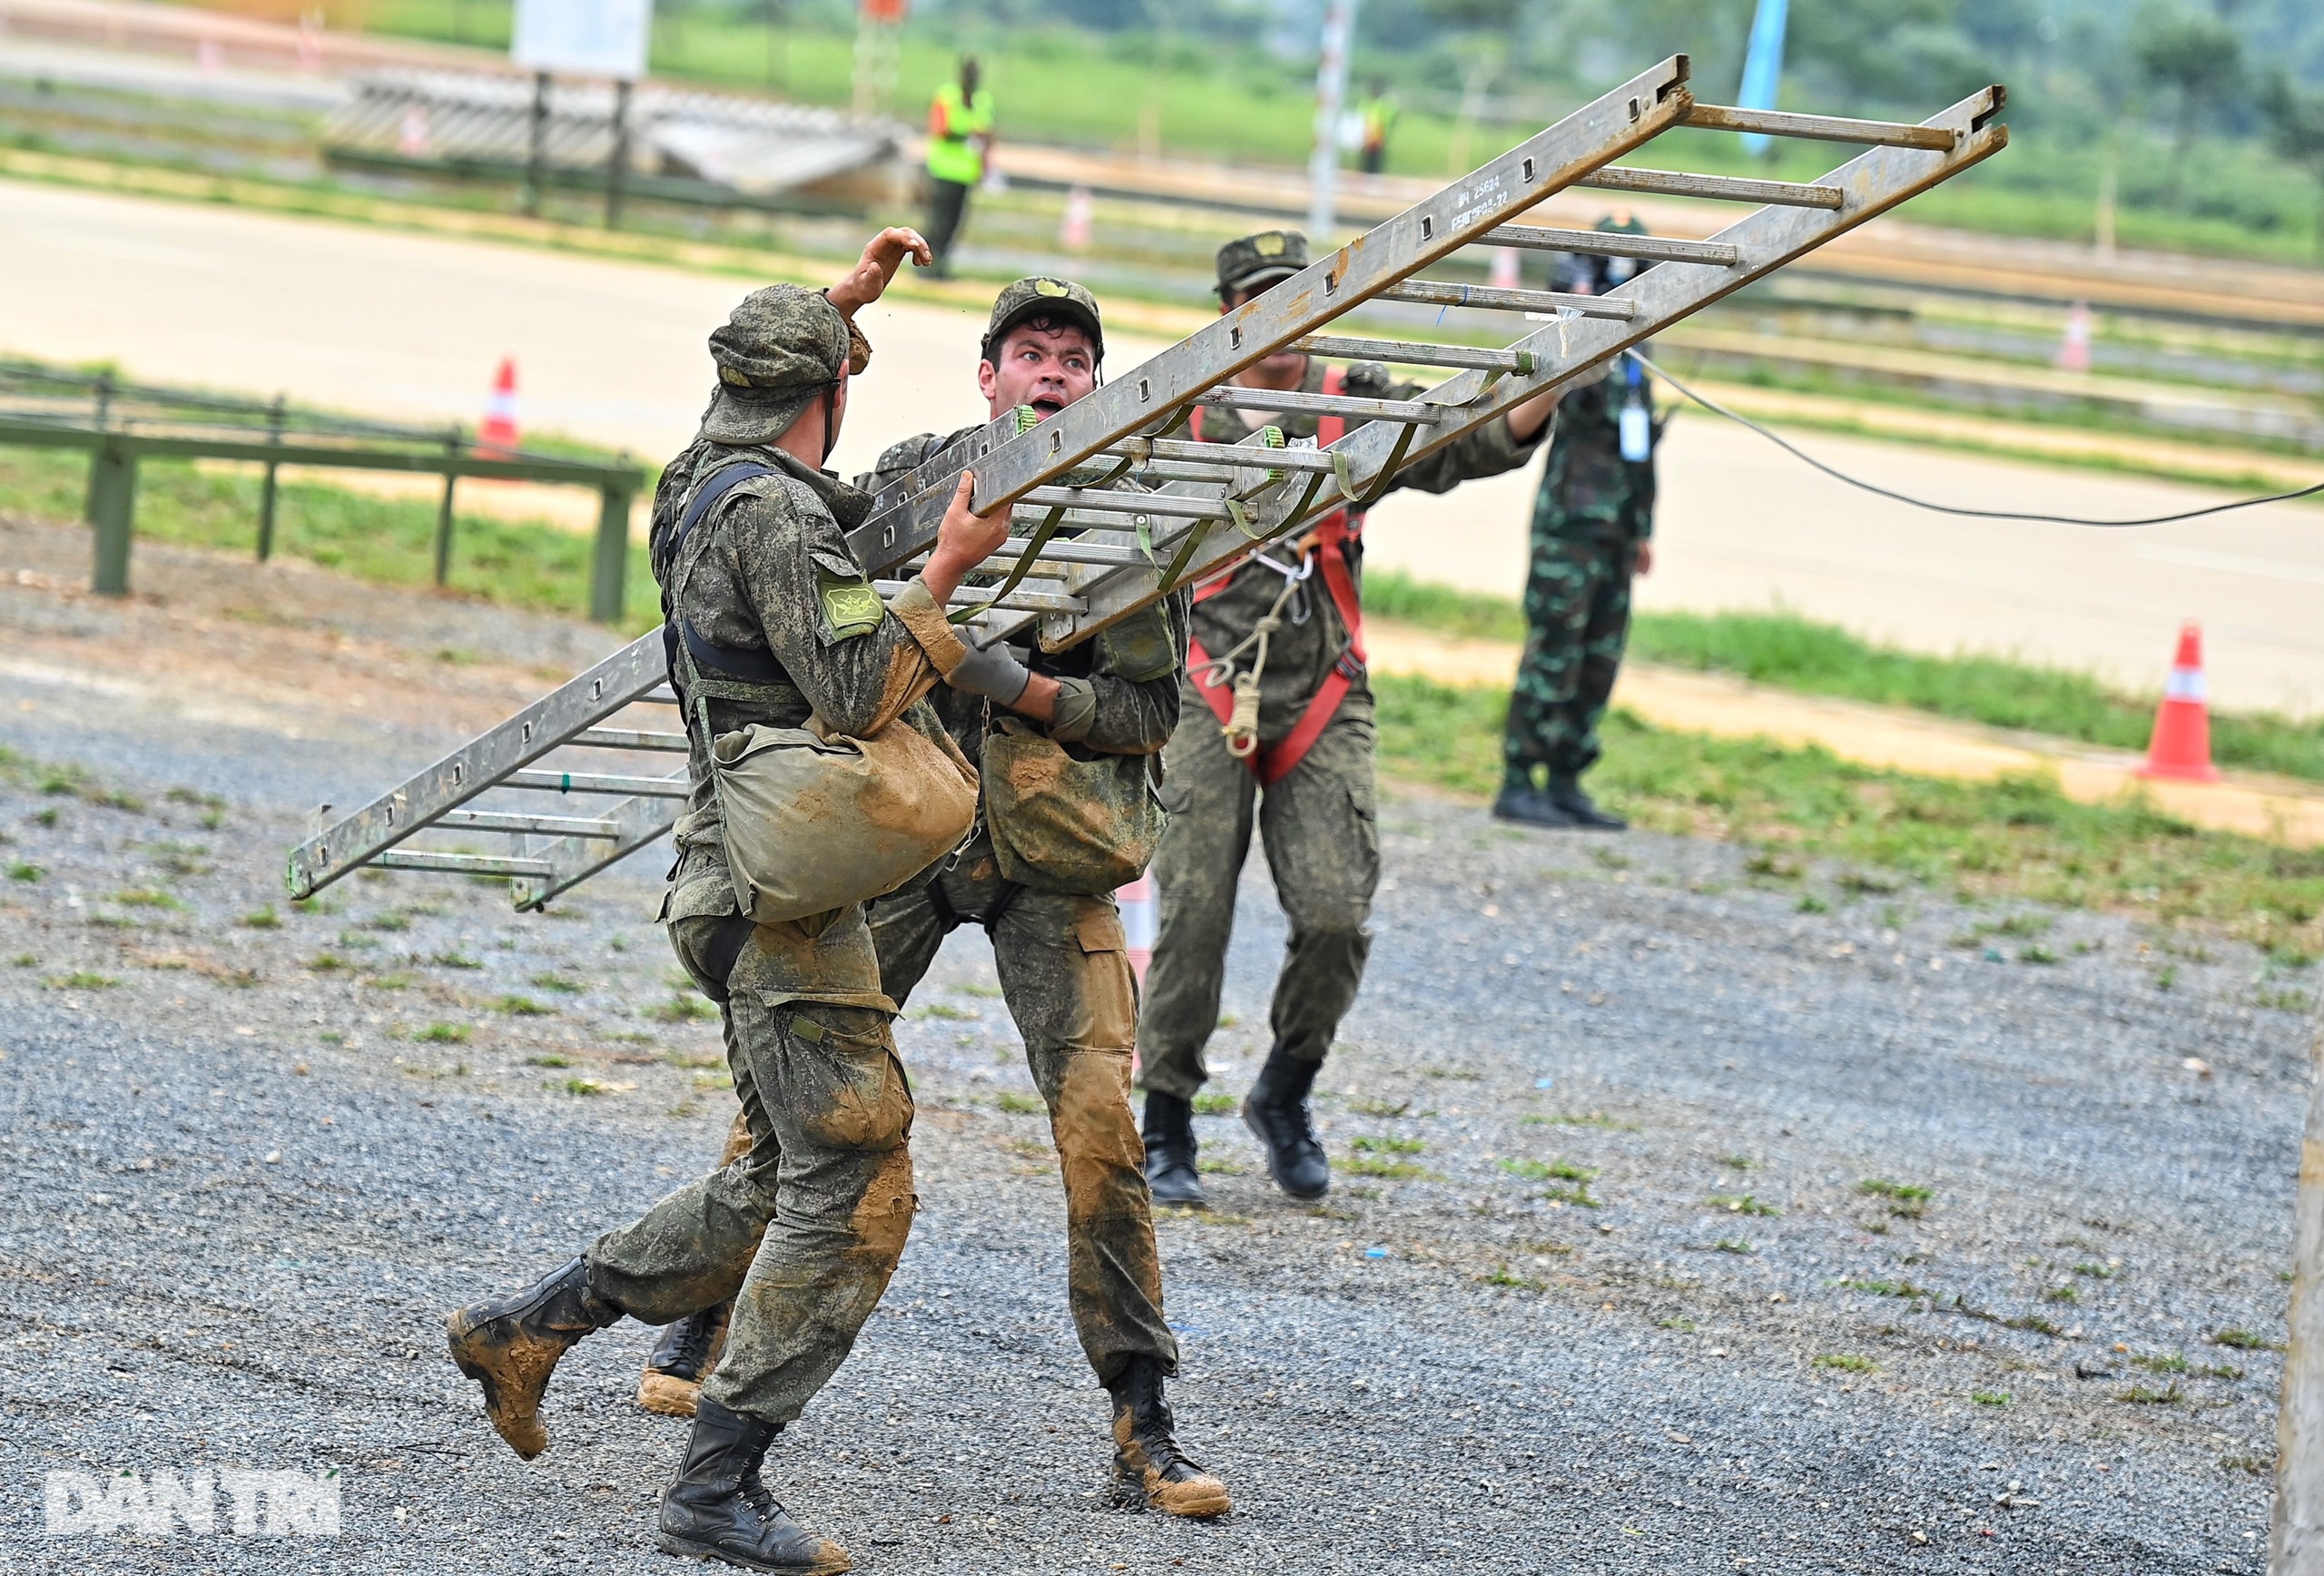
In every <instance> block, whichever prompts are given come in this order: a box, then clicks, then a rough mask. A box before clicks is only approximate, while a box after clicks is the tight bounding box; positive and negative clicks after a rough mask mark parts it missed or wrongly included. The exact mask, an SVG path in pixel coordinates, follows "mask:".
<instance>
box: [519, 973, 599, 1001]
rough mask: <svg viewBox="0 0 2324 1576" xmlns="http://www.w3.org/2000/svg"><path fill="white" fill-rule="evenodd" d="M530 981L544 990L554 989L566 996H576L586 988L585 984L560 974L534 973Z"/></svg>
mask: <svg viewBox="0 0 2324 1576" xmlns="http://www.w3.org/2000/svg"><path fill="white" fill-rule="evenodd" d="M532 983H534V984H535V985H537V986H539V987H540V988H541V989H542V990H555V991H556V992H558V993H559V994H561V995H566V996H578V995H580V994H581V993H582V992H583V991H584V990H587V989H588V987H587V986H586V985H577V984H576V983H574V982H573V981H572V980H567V979H566V977H565V976H564V975H562V974H536V975H534V976H533V977H532Z"/></svg>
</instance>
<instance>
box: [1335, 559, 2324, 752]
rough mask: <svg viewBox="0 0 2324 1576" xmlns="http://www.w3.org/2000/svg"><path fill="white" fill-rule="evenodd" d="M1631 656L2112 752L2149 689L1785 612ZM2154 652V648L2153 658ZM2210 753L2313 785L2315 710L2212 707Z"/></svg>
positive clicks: (1452, 598) (1651, 628)
mask: <svg viewBox="0 0 2324 1576" xmlns="http://www.w3.org/2000/svg"><path fill="white" fill-rule="evenodd" d="M1364 606H1365V607H1366V608H1368V609H1370V610H1371V611H1373V612H1374V613H1377V614H1379V615H1380V616H1383V617H1387V618H1395V619H1401V620H1403V621H1404V622H1406V623H1409V624H1413V625H1419V626H1421V627H1423V628H1427V629H1433V630H1436V631H1439V632H1441V633H1443V634H1447V635H1462V636H1467V637H1471V638H1483V639H1499V640H1521V639H1523V638H1524V635H1525V623H1524V617H1523V616H1522V614H1521V613H1520V612H1519V610H1518V606H1517V604H1516V603H1515V602H1513V601H1510V600H1508V599H1506V598H1502V597H1496V596H1479V595H1477V594H1475V593H1473V592H1467V591H1455V590H1452V589H1451V588H1449V587H1446V586H1432V585H1429V584H1426V583H1425V582H1423V581H1417V580H1413V579H1412V578H1411V577H1410V576H1405V575H1402V574H1399V573H1395V572H1393V571H1390V572H1386V573H1372V574H1367V575H1366V576H1364ZM1630 655H1631V656H1633V657H1635V658H1637V659H1638V660H1640V661H1641V662H1652V663H1659V664H1662V665H1665V666H1669V667H1681V668H1692V669H1695V670H1697V671H1699V672H1712V673H1731V674H1735V675H1738V676H1739V677H1743V678H1747V679H1749V680H1750V681H1751V682H1752V683H1754V684H1763V685H1773V686H1775V687H1777V688H1779V689H1789V690H1798V691H1801V692H1803V693H1806V694H1823V695H1837V696H1842V697H1844V698H1846V699H1848V700H1857V701H1869V702H1871V703H1873V704H1877V705H1890V706H1909V707H1911V708H1913V709H1914V710H1915V711H1923V712H1930V713H1933V714H1936V715H1938V716H1945V717H1956V718H1959V719H1961V720H1962V721H1965V722H1974V723H1983V724H1986V725H1988V726H1991V727H1998V728H2019V729H2024V730H2026V731H2028V732H2032V733H2037V734H2049V735H2051V736H2052V737H2053V738H2060V739H2072V740H2075V741H2078V742H2080V743H2083V744H2100V745H2103V746H2106V747H2108V748H2111V749H2118V750H2143V749H2144V748H2145V747H2146V743H2147V735H2148V734H2149V733H2150V732H2152V729H2153V727H2154V705H2155V703H2154V700H2153V698H2152V697H2151V696H2140V695H2129V694H2122V693H2121V692H2120V691H2118V690H2114V689H2111V688H2109V687H2108V686H2107V685H2104V684H2102V683H2101V682H2100V681H2099V680H2098V679H2096V678H2093V677H2092V676H2091V675H2087V674H2077V673H2069V672H2066V671H2063V670H2062V669H2058V668H2050V667H2037V666H2034V665H2031V664H2028V663H2022V662H2014V661H2012V660H2011V659H2009V658H2007V657H2000V656H1967V655H1965V656H1924V655H1919V654H1917V653H1915V652H1906V651H1899V650H1896V648H1894V647H1893V646H1886V645H1875V644H1874V643H1872V642H1870V641H1867V640H1862V639H1859V638H1857V637H1856V635H1850V634H1848V633H1847V632H1846V630H1843V629H1838V628H1835V627H1834V626H1833V625H1828V624H1817V623H1815V622H1814V621H1812V620H1809V619H1806V618H1802V617H1799V616H1797V615H1796V614H1789V613H1709V614H1705V613H1642V614H1640V615H1639V616H1637V618H1636V619H1634V620H1633V621H1632V623H1631V625H1630ZM2162 655H2163V654H2162V652H2161V650H2160V648H2158V651H2157V660H2158V662H2160V660H2161V658H2162ZM2211 755H2212V758H2213V759H2214V760H2216V761H2217V762H2218V763H2220V764H2221V765H2222V766H2234V767H2239V768H2241V769H2243V770H2247V771H2254V772H2277V773H2283V774H2285V775H2287V776H2291V777H2303V778H2307V779H2309V780H2310V781H2317V782H2324V717H2319V718H2316V719H2314V720H2311V721H2307V722H2297V721H2294V720H2292V719H2290V718H2288V717H2284V716H2280V715H2277V714H2271V713H2267V712H2228V711H2219V710H2216V709H2215V710H2213V711H2212V713H2211Z"/></svg>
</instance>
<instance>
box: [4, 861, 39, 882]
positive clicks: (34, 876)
mask: <svg viewBox="0 0 2324 1576" xmlns="http://www.w3.org/2000/svg"><path fill="white" fill-rule="evenodd" d="M47 873H48V872H46V871H44V870H43V869H42V868H41V867H40V866H38V865H36V864H34V863H32V862H30V861H28V860H22V859H20V860H18V861H16V862H15V863H14V864H11V865H10V866H9V867H8V879H9V880H10V881H26V882H30V881H38V880H40V878H41V877H43V876H44V875H46V874H47Z"/></svg>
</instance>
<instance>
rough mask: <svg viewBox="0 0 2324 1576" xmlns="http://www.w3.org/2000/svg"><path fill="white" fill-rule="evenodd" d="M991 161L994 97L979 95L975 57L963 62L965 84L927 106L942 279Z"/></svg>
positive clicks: (932, 232)
mask: <svg viewBox="0 0 2324 1576" xmlns="http://www.w3.org/2000/svg"><path fill="white" fill-rule="evenodd" d="M991 156H992V95H991V94H989V93H980V92H979V91H978V89H977V62H976V57H975V56H974V55H970V56H969V57H968V58H967V59H964V60H962V61H961V62H960V81H959V82H957V83H950V82H948V83H946V84H944V85H943V86H942V87H940V88H938V89H937V90H936V96H935V97H934V98H933V99H931V100H930V101H929V105H928V244H929V245H930V246H931V248H932V249H934V251H935V252H936V265H935V268H934V270H933V271H934V273H935V275H936V277H937V278H939V279H947V278H950V276H951V272H952V261H951V260H952V242H953V241H954V240H955V239H956V238H957V237H958V236H959V235H960V224H961V222H962V221H963V220H964V219H966V218H967V217H968V212H969V193H970V192H973V191H975V190H976V187H977V182H980V181H982V180H983V179H984V162H985V161H986V160H987V159H989V158H990V157H991Z"/></svg>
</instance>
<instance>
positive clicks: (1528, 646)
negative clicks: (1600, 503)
mask: <svg viewBox="0 0 2324 1576" xmlns="http://www.w3.org/2000/svg"><path fill="white" fill-rule="evenodd" d="M1637 563H1638V547H1637V545H1636V544H1635V543H1632V542H1625V541H1617V540H1613V539H1610V538H1601V539H1597V540H1591V539H1587V538H1570V537H1547V538H1544V537H1541V536H1540V535H1539V534H1538V533H1537V535H1536V537H1535V539H1534V543H1533V563H1532V568H1531V573H1530V574H1529V575H1528V576H1527V577H1526V581H1525V650H1524V654H1523V655H1521V657H1519V659H1518V663H1517V685H1516V688H1515V689H1514V690H1513V691H1512V692H1511V694H1510V697H1509V726H1508V731H1507V732H1506V734H1504V735H1503V736H1502V759H1503V760H1504V761H1505V763H1507V766H1508V770H1509V775H1510V777H1511V779H1512V781H1513V780H1515V779H1516V778H1518V777H1521V776H1527V775H1529V774H1530V773H1531V772H1532V771H1533V770H1534V769H1535V768H1536V767H1547V768H1548V769H1549V773H1550V774H1551V776H1553V777H1571V776H1579V775H1580V774H1581V773H1583V772H1586V771H1588V770H1589V769H1590V767H1591V766H1593V765H1595V764H1597V763H1598V756H1599V754H1600V749H1599V744H1598V724H1599V723H1600V720H1601V719H1603V718H1604V716H1605V714H1606V703H1607V700H1608V698H1609V697H1610V696H1611V695H1612V694H1613V693H1614V675H1615V674H1616V673H1617V672H1618V671H1620V667H1621V665H1622V647H1623V645H1624V643H1625V642H1627V641H1628V639H1629V638H1630V574H1631V571H1632V569H1633V568H1634V567H1635V566H1637Z"/></svg>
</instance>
